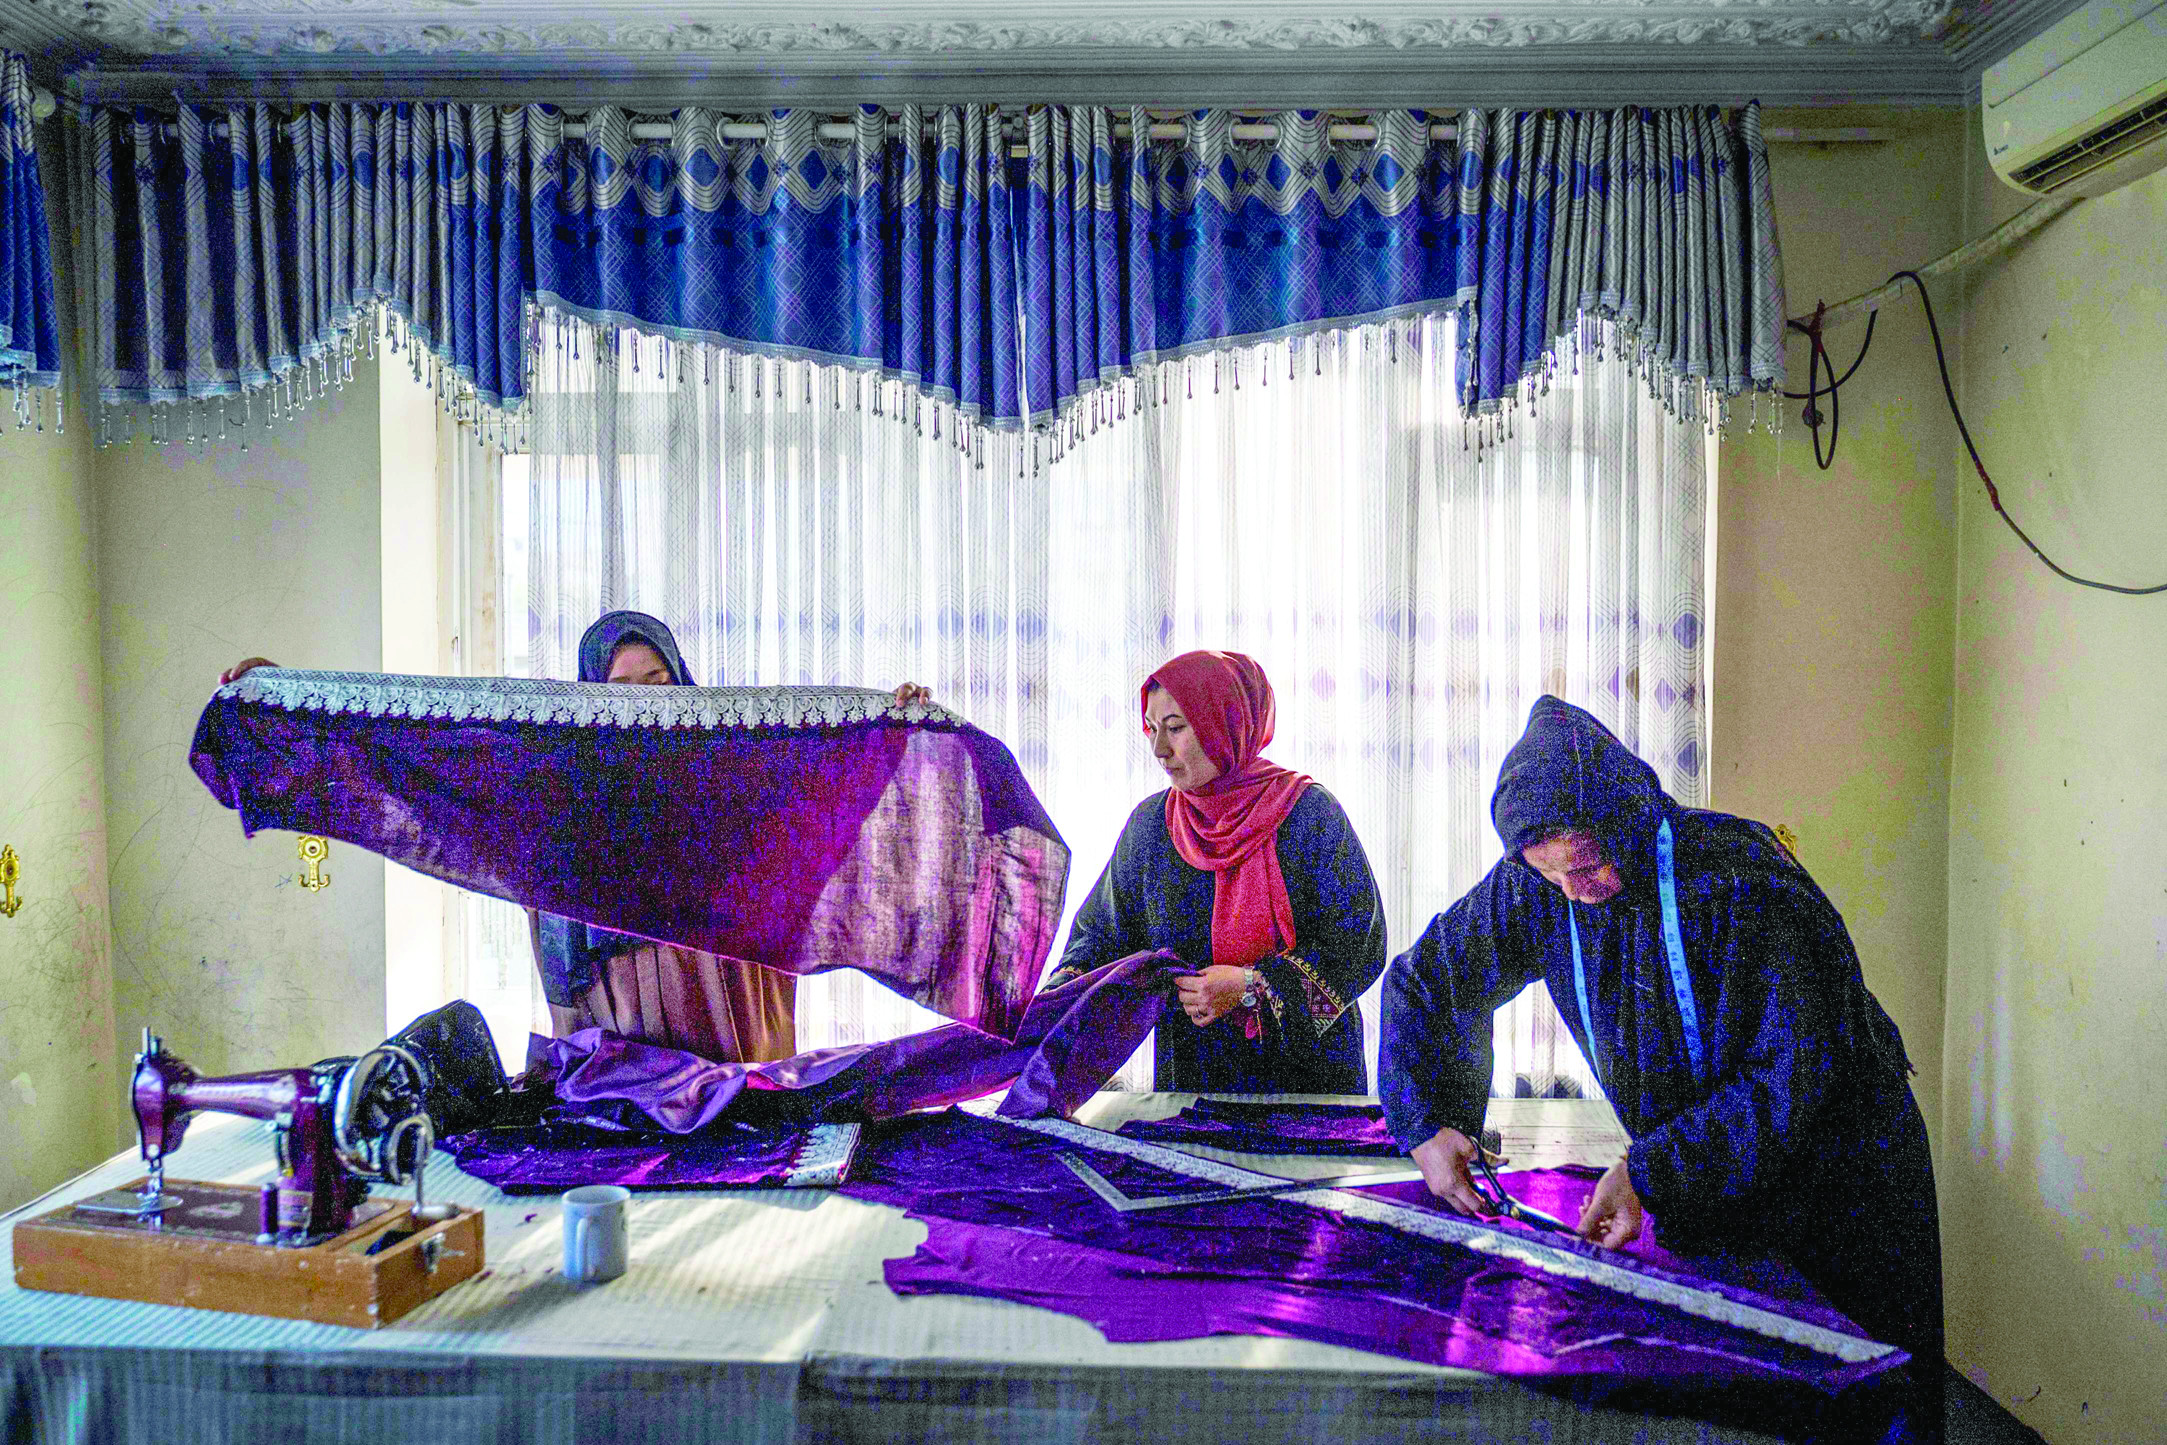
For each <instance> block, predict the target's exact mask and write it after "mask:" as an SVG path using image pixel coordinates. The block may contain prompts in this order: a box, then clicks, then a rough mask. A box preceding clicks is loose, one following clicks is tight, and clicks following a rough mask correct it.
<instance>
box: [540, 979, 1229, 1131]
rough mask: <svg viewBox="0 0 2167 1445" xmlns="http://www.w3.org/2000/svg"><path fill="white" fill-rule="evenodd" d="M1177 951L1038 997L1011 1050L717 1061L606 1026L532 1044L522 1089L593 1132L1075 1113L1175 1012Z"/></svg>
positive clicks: (934, 1038) (937, 1035) (965, 1047)
mask: <svg viewBox="0 0 2167 1445" xmlns="http://www.w3.org/2000/svg"><path fill="white" fill-rule="evenodd" d="M1190 971H1191V970H1190V969H1189V968H1188V966H1187V965H1186V964H1184V963H1182V961H1181V960H1180V959H1178V958H1176V957H1174V956H1173V955H1172V954H1167V953H1139V954H1133V955H1131V956H1130V957H1128V958H1124V959H1121V960H1118V961H1117V962H1114V963H1110V964H1107V965H1106V966H1105V967H1104V968H1100V969H1095V970H1093V971H1092V972H1090V973H1087V974H1083V975H1081V976H1079V977H1077V978H1075V979H1072V980H1070V981H1069V982H1067V983H1065V984H1063V985H1061V986H1060V987H1059V988H1054V989H1048V990H1047V991H1046V992H1045V993H1042V994H1040V995H1039V996H1038V997H1036V998H1034V999H1033V1000H1031V1005H1030V1007H1029V1009H1027V1010H1026V1011H1025V1013H1024V1016H1023V1020H1022V1022H1021V1024H1020V1026H1019V1027H1018V1029H1017V1033H1016V1038H1015V1041H1014V1042H1012V1043H1011V1042H1004V1041H1002V1040H1000V1039H996V1038H993V1037H991V1036H989V1035H987V1034H984V1033H981V1032H980V1031H978V1030H976V1029H972V1028H968V1027H966V1026H964V1025H962V1024H949V1025H947V1026H946V1027H944V1028H937V1029H929V1030H927V1031H926V1032H924V1033H918V1034H911V1035H908V1036H907V1037H904V1038H900V1039H894V1040H891V1041H889V1042H887V1043H878V1044H858V1045H854V1046H852V1047H849V1048H839V1049H818V1050H815V1051H814V1052H812V1053H809V1054H799V1055H797V1056H796V1057H794V1058H788V1059H778V1060H776V1061H774V1062H772V1063H764V1064H718V1063H714V1062H712V1061H710V1060H707V1059H703V1058H701V1057H700V1056H699V1055H697V1054H688V1053H684V1052H681V1051H679V1050H677V1049H665V1048H659V1047H656V1046H655V1045H652V1044H640V1043H632V1042H630V1041H628V1040H625V1039H621V1038H618V1037H616V1036H615V1035H613V1034H609V1033H605V1032H604V1031H602V1030H601V1029H582V1030H580V1031H579V1032H578V1033H575V1034H573V1035H571V1036H570V1037H569V1038H562V1039H545V1038H541V1037H540V1036H535V1037H533V1038H532V1039H531V1041H530V1044H529V1053H528V1059H527V1074H526V1077H525V1080H524V1087H525V1088H527V1089H542V1088H546V1089H549V1090H551V1091H553V1092H554V1094H555V1096H556V1101H557V1102H556V1105H555V1107H554V1108H553V1109H552V1110H551V1111H550V1118H551V1119H552V1120H554V1121H557V1122H562V1123H579V1124H584V1125H587V1126H589V1127H593V1126H602V1127H614V1128H624V1129H638V1130H656V1129H660V1130H662V1131H665V1132H667V1133H671V1134H694V1133H700V1132H704V1131H707V1130H710V1129H714V1128H716V1127H718V1126H719V1125H721V1124H722V1123H724V1122H725V1116H727V1119H728V1121H732V1122H734V1121H744V1122H747V1123H751V1124H756V1125H760V1126H772V1125H803V1124H810V1123H815V1122H820V1121H824V1120H835V1121H841V1120H852V1119H879V1118H886V1117H888V1116H890V1115H894V1114H902V1113H908V1112H909V1111H911V1110H913V1109H923V1108H931V1107H938V1106H941V1105H945V1104H953V1103H958V1102H960V1101H962V1100H964V1099H975V1098H978V1097H980V1096H981V1095H985V1094H990V1093H992V1092H994V1091H995V1090H997V1089H1001V1088H1004V1087H1005V1088H1007V1089H1008V1097H1007V1098H1006V1099H1005V1100H1003V1101H1002V1103H1001V1112H1002V1113H1003V1114H1006V1115H1008V1116H1010V1117H1012V1118H1039V1117H1042V1116H1045V1115H1049V1114H1052V1115H1063V1116H1065V1115H1067V1114H1069V1113H1071V1112H1072V1111H1073V1110H1074V1109H1075V1108H1076V1106H1077V1105H1079V1104H1081V1103H1082V1102H1083V1101H1084V1100H1086V1099H1088V1098H1090V1097H1091V1095H1092V1094H1094V1093H1096V1092H1097V1091H1098V1089H1099V1087H1100V1085H1102V1084H1104V1083H1105V1082H1106V1080H1107V1079H1108V1078H1109V1077H1110V1076H1111V1075H1112V1074H1113V1072H1114V1070H1116V1069H1118V1068H1120V1067H1121V1064H1122V1062H1123V1061H1124V1060H1126V1059H1127V1058H1128V1056H1129V1055H1130V1054H1132V1053H1134V1052H1135V1051H1136V1046H1137V1045H1138V1044H1140V1043H1142V1042H1143V1040H1144V1038H1145V1037H1146V1036H1147V1035H1148V1034H1150V1032H1151V1030H1152V1028H1153V1027H1154V1026H1155V1025H1156V1024H1157V1023H1158V1021H1159V1015H1160V1013H1161V1012H1162V1011H1163V1010H1164V1009H1165V1008H1166V1005H1167V1002H1168V999H1169V997H1170V995H1171V991H1172V981H1173V979H1174V978H1175V977H1176V976H1177V975H1179V974H1183V973H1188V972H1190Z"/></svg>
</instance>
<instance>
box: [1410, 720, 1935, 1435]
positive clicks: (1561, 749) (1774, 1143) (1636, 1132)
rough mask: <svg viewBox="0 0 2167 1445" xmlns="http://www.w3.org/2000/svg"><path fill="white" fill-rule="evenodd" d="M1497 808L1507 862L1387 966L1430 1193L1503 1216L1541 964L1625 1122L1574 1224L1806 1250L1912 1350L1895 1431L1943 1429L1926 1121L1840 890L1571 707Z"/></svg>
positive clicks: (1520, 767)
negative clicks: (1508, 1040)
mask: <svg viewBox="0 0 2167 1445" xmlns="http://www.w3.org/2000/svg"><path fill="white" fill-rule="evenodd" d="M1490 814H1491V817H1492V819H1493V820H1494V821H1495V823H1496V825H1497V832H1498V837H1499V838H1500V839H1501V840H1503V842H1504V845H1505V857H1504V858H1503V859H1502V860H1501V861H1499V862H1498V864H1497V865H1496V866H1495V867H1493V868H1492V869H1491V870H1490V872H1489V873H1488V875H1486V876H1485V877H1484V878H1483V879H1482V881H1481V882H1480V883H1477V884H1476V885H1475V887H1474V888H1473V889H1472V890H1471V891H1470V892H1469V893H1468V894H1467V896H1466V897H1464V898H1462V899H1460V901H1459V902H1457V903H1455V904H1453V905H1452V907H1451V908H1450V909H1449V910H1448V911H1446V912H1444V913H1441V914H1439V915H1438V916H1437V918H1436V919H1435V920H1434V921H1433V922H1432V923H1431V924H1430V926H1429V929H1428V930H1427V931H1426V932H1425V933H1424V934H1423V935H1422V938H1421V941H1420V942H1418V943H1417V944H1416V945H1415V947H1414V948H1413V949H1412V950H1410V951H1409V952H1407V953H1405V954H1402V955H1401V956H1400V957H1398V958H1396V959H1394V960H1393V962H1392V967H1391V969H1390V970H1389V971H1388V972H1387V973H1386V975H1385V986H1384V1029H1383V1035H1384V1041H1383V1053H1382V1056H1381V1058H1380V1060H1379V1065H1378V1075H1379V1080H1378V1087H1379V1093H1380V1094H1381V1095H1382V1097H1383V1099H1384V1106H1385V1119H1386V1123H1387V1124H1388V1125H1389V1127H1390V1128H1391V1130H1392V1133H1393V1135H1394V1137H1396V1138H1397V1139H1398V1140H1399V1142H1400V1145H1401V1147H1403V1148H1405V1149H1407V1150H1408V1151H1409V1152H1410V1153H1412V1154H1413V1155H1414V1158H1415V1162H1416V1163H1417V1164H1418V1165H1419V1166H1421V1169H1422V1172H1423V1175H1424V1177H1425V1178H1426V1180H1427V1181H1428V1183H1429V1187H1430V1191H1431V1193H1433V1194H1435V1195H1437V1196H1438V1197H1439V1198H1441V1199H1443V1200H1445V1201H1446V1203H1448V1204H1450V1205H1451V1206H1452V1207H1453V1208H1454V1209H1456V1210H1458V1211H1459V1212H1461V1213H1463V1214H1480V1213H1485V1212H1487V1211H1486V1210H1485V1208H1484V1205H1483V1202H1482V1200H1481V1199H1480V1198H1479V1197H1478V1196H1477V1194H1476V1192H1475V1190H1474V1188H1473V1187H1472V1184H1471V1182H1470V1180H1469V1178H1468V1166H1469V1163H1470V1161H1471V1159H1472V1158H1473V1155H1474V1149H1475V1145H1474V1143H1473V1140H1474V1139H1476V1138H1477V1137H1479V1134H1480V1131H1481V1129H1482V1123H1483V1113H1484V1108H1485V1103H1484V1101H1485V1099H1486V1098H1487V1097H1488V1095H1489V1092H1490V1071H1491V1057H1490V1033H1491V1014H1492V1012H1493V1011H1494V1010H1495V1009H1496V1008H1497V1007H1498V1006H1499V1005H1501V1004H1503V1003H1505V1002H1507V1001H1508V1000H1510V999H1511V998H1512V997H1513V996H1514V995H1515V994H1517V993H1519V992H1520V990H1521V989H1522V988H1524V987H1525V986H1526V985H1527V984H1528V983H1529V982H1531V981H1533V980H1535V979H1538V978H1539V979H1543V980H1544V981H1545V982H1546V983H1547V984H1548V986H1549V989H1550V994H1551V997H1552V998H1554V999H1556V1000H1557V1002H1558V1005H1559V1012H1560V1013H1562V1014H1563V1015H1564V1017H1565V1022H1566V1026H1567V1028H1569V1029H1571V1030H1572V1031H1573V1035H1574V1037H1575V1039H1577V1040H1578V1042H1579V1044H1580V1047H1581V1050H1582V1052H1583V1053H1585V1054H1586V1056H1587V1058H1588V1060H1589V1061H1590V1063H1592V1064H1593V1065H1594V1067H1595V1071H1596V1074H1597V1076H1598V1077H1599V1078H1600V1079H1601V1080H1602V1084H1603V1090H1604V1092H1605V1093H1606V1094H1608V1095H1609V1097H1610V1100H1611V1102H1612V1104H1613V1105H1615V1106H1616V1108H1617V1111H1618V1116H1619V1118H1620V1120H1621V1121H1622V1122H1623V1123H1624V1125H1625V1129H1626V1132H1627V1133H1628V1134H1629V1135H1630V1136H1631V1137H1632V1146H1631V1147H1630V1148H1629V1149H1628V1150H1627V1151H1626V1153H1625V1156H1624V1157H1623V1158H1621V1159H1620V1160H1618V1161H1617V1163H1616V1164H1615V1165H1613V1166H1612V1167H1611V1169H1610V1170H1609V1171H1608V1172H1607V1173H1606V1174H1605V1175H1604V1176H1603V1178H1602V1181H1601V1183H1600V1184H1598V1185H1597V1186H1596V1189H1595V1194H1594V1197H1593V1198H1592V1199H1591V1200H1590V1201H1589V1204H1588V1207H1587V1209H1586V1211H1585V1213H1584V1214H1583V1216H1582V1218H1581V1220H1580V1221H1579V1228H1580V1233H1581V1235H1582V1236H1583V1237H1584V1238H1587V1239H1590V1240H1592V1241H1594V1242H1596V1243H1598V1244H1603V1245H1607V1246H1610V1247H1612V1248H1619V1247H1622V1246H1624V1245H1626V1244H1629V1243H1631V1242H1632V1241H1633V1240H1634V1239H1635V1238H1637V1237H1638V1236H1639V1234H1640V1233H1641V1230H1642V1227H1643V1210H1644V1209H1645V1210H1647V1211H1651V1212H1653V1213H1654V1214H1655V1215H1656V1216H1657V1219H1658V1222H1659V1223H1660V1225H1661V1230H1662V1243H1663V1245H1664V1246H1665V1247H1667V1248H1669V1249H1671V1250H1673V1251H1674V1252H1677V1253H1681V1254H1688V1255H1690V1254H1699V1253H1704V1252H1727V1253H1744V1254H1749V1255H1769V1254H1773V1255H1777V1256H1780V1257H1782V1258H1785V1259H1787V1260H1789V1261H1790V1262H1791V1263H1792V1265H1794V1266H1795V1267H1796V1268H1797V1270H1798V1271H1799V1273H1800V1274H1802V1275H1804V1276H1805V1277H1806V1278H1807V1279H1808V1280H1810V1281H1811V1282H1812V1283H1813V1284H1814V1285H1815V1286H1816V1287H1817V1288H1819V1289H1820V1290H1821V1291H1822V1292H1823V1293H1824V1294H1825V1295H1826V1296H1827V1297H1828V1299H1829V1300H1830V1302H1831V1303H1833V1304H1834V1305H1835V1306H1836V1308H1838V1309H1840V1310H1842V1311H1843V1312H1844V1313H1845V1314H1847V1315H1849V1316H1850V1317H1851V1318H1852V1319H1853V1320H1854V1321H1856V1322H1857V1323H1858V1324H1859V1325H1861V1326H1863V1327H1864V1328H1865V1329H1866V1330H1867V1332H1868V1333H1870V1334H1871V1335H1873V1336H1874V1338H1876V1339H1878V1340H1882V1341H1885V1342H1887V1343H1890V1344H1894V1345H1897V1346H1900V1347H1901V1348H1902V1349H1904V1350H1905V1351H1906V1352H1908V1353H1909V1355H1910V1356H1911V1362H1910V1364H1909V1366H1908V1367H1907V1373H1908V1378H1909V1381H1910V1384H1911V1387H1912V1394H1913V1399H1912V1401H1911V1408H1910V1413H1909V1414H1908V1416H1907V1417H1906V1418H1902V1419H1899V1420H1898V1421H1897V1422H1896V1424H1895V1426H1894V1427H1893V1428H1892V1429H1891V1431H1890V1434H1889V1436H1888V1438H1892V1439H1907V1440H1928V1441H1934V1440H1939V1439H1940V1438H1941V1434H1942V1421H1941V1411H1942V1388H1943V1385H1942V1369H1943V1366H1942V1315H1941V1240H1940V1233H1939V1227H1938V1225H1937V1223H1936V1212H1935V1203H1934V1175H1933V1164H1932V1160H1931V1158H1930V1157H1929V1155H1928V1153H1927V1144H1926V1128H1925V1124H1924V1122H1923V1121H1922V1120H1921V1118H1920V1116H1919V1107H1918V1105H1917V1103H1915V1102H1914V1101H1913V1099H1912V1097H1911V1089H1910V1087H1909V1085H1908V1084H1907V1083H1906V1082H1905V1076H1906V1075H1907V1074H1908V1073H1909V1072H1910V1069H1911V1066H1910V1063H1909V1061H1908V1059H1907V1058H1906V1057H1905V1053H1904V1044H1903V1039H1902V1038H1901V1037H1900V1036H1899V1035H1898V1033H1897V1030H1896V1025H1895V1023H1894V1022H1893V1021H1892V1020H1891V1019H1890V1018H1889V1016H1888V1014H1886V1013H1885V1012H1883V1011H1882V1008H1881V1005H1880V1004H1879V1003H1878V1002H1876V1001H1875V999H1874V996H1873V995H1872V994H1871V993H1869V992H1868V991H1867V988H1866V983H1865V980H1864V978H1863V977H1862V975H1861V973H1860V970H1859V961H1858V954H1857V953H1856V952H1855V951H1854V950H1853V948H1852V946H1851V938H1850V934H1849V933H1848V931H1847V930H1846V929H1845V927H1844V923H1843V919H1842V918H1841V917H1840V916H1838V914H1837V912H1836V909H1835V907H1834V905H1832V904H1831V903H1830V902H1829V900H1828V898H1827V896H1826V895H1824V894H1823V893H1822V892H1821V890H1820V889H1819V888H1818V887H1817V886H1816V885H1815V884H1814V881H1813V879H1812V878H1811V877H1809V876H1808V875H1807V873H1806V870H1805V869H1803V868H1801V867H1800V866H1799V865H1798V862H1797V860H1795V859H1794V858H1792V857H1791V855H1790V853H1789V852H1788V851H1787V850H1786V849H1785V848H1784V846H1783V845H1782V844H1781V843H1780V842H1779V841H1778V840H1777V838H1776V836H1775V834H1773V833H1771V832H1770V831H1769V830H1768V829H1767V828H1766V827H1764V826H1763V825H1761V824H1759V823H1755V822H1750V821H1748V820H1746V819H1744V818H1734V817H1730V816H1728V815H1726V814H1722V813H1713V812H1705V811H1702V810H1699V809H1692V808H1685V807H1681V806H1680V805H1679V804H1678V803H1677V802H1675V801H1674V800H1673V799H1672V798H1671V797H1670V796H1669V795H1668V794H1666V793H1665V792H1664V791H1663V790H1662V787H1661V785H1660V784H1659V783H1658V781H1657V779H1656V776H1655V772H1654V770H1653V769H1651V768H1650V767H1649V766H1648V765H1647V764H1646V763H1644V762H1642V761H1641V760H1640V759H1639V758H1637V757H1635V756H1634V755H1633V754H1632V753H1631V752H1629V751H1628V750H1627V749H1626V748H1625V746H1624V744H1622V743H1620V742H1619V741H1618V740H1617V739H1616V738H1615V737H1613V736H1612V735H1611V734H1610V732H1609V731H1608V730H1607V729H1605V728H1604V727H1603V725H1602V724H1601V723H1599V722H1597V721H1596V720H1595V719H1594V718H1593V717H1591V716H1590V715H1589V714H1587V713H1586V712H1583V711H1582V710H1581V709H1579V708H1576V707H1573V706H1571V705H1570V704H1568V703H1564V702H1561V701H1559V700H1558V699H1556V698H1554V697H1545V698H1543V699H1541V700H1540V701H1538V702H1537V703H1536V704H1535V707H1534V710H1533V712H1532V713H1531V714H1530V716H1529V718H1528V724H1527V731H1526V733H1525V734H1524V735H1523V736H1522V737H1521V739H1520V741H1519V742H1518V743H1516V744H1515V745H1514V746H1513V749H1512V751H1511V752H1510V753H1508V754H1507V755H1506V757H1505V762H1504V766H1503V767H1502V769H1500V771H1499V773H1498V779H1497V791H1496V793H1495V794H1494V795H1493V796H1492V798H1491V802H1490ZM1847 1438H1849V1437H1847ZM1869 1438H1881V1431H1880V1428H1879V1426H1878V1425H1876V1426H1875V1427H1874V1429H1873V1430H1872V1431H1871V1432H1870V1436H1869Z"/></svg>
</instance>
